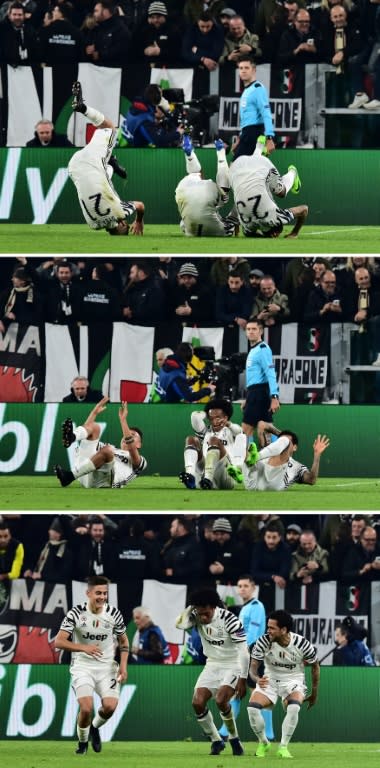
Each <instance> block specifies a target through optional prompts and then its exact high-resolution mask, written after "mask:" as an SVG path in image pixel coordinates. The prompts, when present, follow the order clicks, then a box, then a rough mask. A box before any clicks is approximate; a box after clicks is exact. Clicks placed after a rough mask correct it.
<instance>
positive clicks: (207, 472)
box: [179, 398, 246, 490]
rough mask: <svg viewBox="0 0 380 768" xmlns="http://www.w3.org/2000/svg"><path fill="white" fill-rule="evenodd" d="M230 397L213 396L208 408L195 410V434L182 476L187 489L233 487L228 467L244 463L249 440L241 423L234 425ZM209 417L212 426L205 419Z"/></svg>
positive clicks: (187, 447) (188, 442) (188, 440)
mask: <svg viewBox="0 0 380 768" xmlns="http://www.w3.org/2000/svg"><path fill="white" fill-rule="evenodd" d="M232 410H233V408H232V403H231V401H230V400H224V399H222V398H221V399H215V398H214V399H213V400H212V401H211V402H210V403H207V405H206V406H205V409H204V411H193V413H192V414H191V426H192V428H193V430H194V432H195V435H190V436H188V437H187V438H186V443H185V451H184V461H185V469H184V471H183V472H181V474H180V476H179V479H180V480H181V482H182V483H184V484H185V485H186V487H187V488H191V489H192V488H202V489H203V490H210V489H212V488H218V489H221V490H231V489H232V488H233V487H234V480H233V478H232V477H230V476H229V475H228V473H227V468H228V467H229V466H231V464H233V463H234V462H236V463H237V464H238V465H239V464H240V463H241V457H244V456H245V452H246V440H245V435H244V434H243V430H242V428H241V427H240V426H239V424H233V423H232V422H231V421H230V419H231V416H232ZM206 419H208V421H209V425H206V423H205V420H206Z"/></svg>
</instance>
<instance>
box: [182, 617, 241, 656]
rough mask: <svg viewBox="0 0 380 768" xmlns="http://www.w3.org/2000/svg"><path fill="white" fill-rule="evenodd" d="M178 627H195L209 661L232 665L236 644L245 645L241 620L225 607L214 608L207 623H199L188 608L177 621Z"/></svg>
mask: <svg viewBox="0 0 380 768" xmlns="http://www.w3.org/2000/svg"><path fill="white" fill-rule="evenodd" d="M177 626H178V627H179V628H180V629H190V627H194V626H195V627H196V628H197V630H198V632H199V635H200V638H201V641H202V647H203V651H204V654H205V656H207V659H208V661H209V662H218V663H219V664H225V665H234V664H236V661H237V653H236V652H237V645H238V646H240V644H241V643H244V645H246V643H247V637H246V634H245V632H244V628H243V625H242V623H241V621H240V620H239V619H238V618H237V617H236V616H235V615H234V614H233V613H231V611H227V610H226V609H225V608H219V607H218V606H217V607H216V608H215V612H214V616H213V618H212V621H211V622H210V623H209V624H200V622H198V621H197V615H196V612H195V611H194V610H193V611H191V613H189V609H187V611H185V612H184V614H183V618H182V620H179V621H178V622H177Z"/></svg>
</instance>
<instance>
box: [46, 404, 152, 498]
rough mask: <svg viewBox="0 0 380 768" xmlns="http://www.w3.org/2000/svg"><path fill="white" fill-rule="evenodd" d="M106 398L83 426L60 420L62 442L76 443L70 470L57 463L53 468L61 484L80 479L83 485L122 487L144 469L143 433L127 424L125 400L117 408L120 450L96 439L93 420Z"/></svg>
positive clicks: (66, 446) (98, 429) (90, 486)
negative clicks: (142, 453) (141, 449)
mask: <svg viewBox="0 0 380 768" xmlns="http://www.w3.org/2000/svg"><path fill="white" fill-rule="evenodd" d="M108 400H109V398H108V397H103V398H102V399H101V400H100V402H99V403H98V404H97V405H96V406H95V408H93V409H92V411H91V413H90V414H89V416H88V418H87V419H86V421H85V423H84V424H83V425H82V426H79V427H75V428H74V425H73V422H72V420H71V419H65V421H64V422H63V424H62V441H63V445H64V446H65V448H69V446H70V445H71V444H72V443H74V442H75V441H76V440H77V441H78V445H77V447H76V449H75V459H74V467H73V470H72V471H71V470H67V469H63V467H61V465H60V464H56V465H55V467H54V472H55V474H56V475H57V477H58V480H59V482H60V483H61V485H62V486H66V485H70V483H72V482H74V480H79V482H80V484H81V485H82V486H83V488H122V487H123V486H124V485H127V484H128V483H130V482H132V480H135V478H136V477H138V475H140V474H141V472H143V470H144V469H146V467H147V462H146V459H144V457H143V456H141V455H140V448H141V445H142V432H141V430H140V429H139V428H138V427H129V426H128V422H127V416H128V406H127V403H122V405H121V407H120V408H119V420H120V426H121V431H122V439H121V443H120V449H118V448H115V446H113V445H109V444H108V443H101V442H99V438H100V426H99V424H97V423H96V421H95V419H96V417H97V416H98V415H99V413H102V411H104V410H105V409H106V403H107V402H108Z"/></svg>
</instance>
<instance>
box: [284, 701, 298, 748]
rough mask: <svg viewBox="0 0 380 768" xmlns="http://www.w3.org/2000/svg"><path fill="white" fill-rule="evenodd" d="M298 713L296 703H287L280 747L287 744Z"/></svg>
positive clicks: (294, 727) (293, 729) (294, 728)
mask: <svg viewBox="0 0 380 768" xmlns="http://www.w3.org/2000/svg"><path fill="white" fill-rule="evenodd" d="M299 713H300V705H299V704H298V703H296V702H293V703H292V704H288V707H287V710H286V715H285V717H284V720H283V723H282V730H281V746H282V747H287V746H288V744H289V741H290V739H291V738H292V736H293V733H294V731H295V730H296V727H297V723H298V716H299Z"/></svg>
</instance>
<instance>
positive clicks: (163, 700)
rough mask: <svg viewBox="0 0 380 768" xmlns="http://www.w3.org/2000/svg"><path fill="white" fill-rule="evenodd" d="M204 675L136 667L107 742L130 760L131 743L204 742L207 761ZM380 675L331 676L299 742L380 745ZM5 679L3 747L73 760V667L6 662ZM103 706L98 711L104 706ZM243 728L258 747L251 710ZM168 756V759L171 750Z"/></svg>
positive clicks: (107, 729) (341, 672)
mask: <svg viewBox="0 0 380 768" xmlns="http://www.w3.org/2000/svg"><path fill="white" fill-rule="evenodd" d="M200 671H201V667H199V666H198V665H194V666H193V665H180V666H178V665H171V666H167V665H155V664H150V665H144V664H142V665H139V664H136V665H130V666H129V668H128V681H127V683H126V684H124V685H122V687H121V696H120V700H119V703H118V707H117V709H116V711H115V713H114V715H113V716H112V717H111V718H110V720H109V721H108V723H106V724H105V725H104V726H102V729H101V735H102V741H103V742H108V741H110V740H111V739H112V740H113V741H115V742H123V751H124V752H125V756H126V760H127V761H128V742H129V741H141V742H142V745H143V743H144V742H145V743H146V742H150V741H159V742H166V741H177V742H180V741H181V742H183V741H186V742H189V745H188V746H189V751H190V752H191V750H192V746H191V742H203V747H204V754H205V755H206V754H207V744H206V743H205V740H204V736H202V733H201V730H200V728H199V725H198V724H197V721H196V718H195V717H194V712H193V709H192V706H191V697H192V692H193V689H194V686H195V682H196V680H197V677H198V675H199V673H200ZM379 674H380V671H379V668H372V669H362V668H355V667H345V668H344V667H338V668H334V667H330V668H326V669H324V670H323V674H322V680H321V685H320V689H319V696H318V706H317V707H315V708H313V710H312V711H311V712H310V713H309V712H308V714H307V716H305V714H304V716H301V717H300V719H299V723H298V726H297V737H296V738H297V741H298V742H307V743H309V744H310V743H311V744H312V743H319V742H321V743H323V742H332V743H334V742H360V743H366V742H368V743H374V744H375V743H376V742H377V741H378V708H379V701H378V699H379ZM0 679H1V687H0V707H1V712H2V717H1V719H0V739H1V740H7V742H8V743H9V741H11V740H16V739H20V740H26V739H28V740H36V741H37V740H39V739H41V740H42V739H43V740H55V741H58V740H59V741H66V743H65V744H62V753H63V755H67V754H68V753H67V750H72V751H74V749H75V746H76V742H77V735H76V717H77V711H78V707H77V704H76V701H75V698H74V693H73V691H72V689H71V686H70V675H69V671H68V667H66V666H62V665H40V664H38V663H36V664H33V665H32V664H30V665H29V664H20V665H12V664H4V663H3V664H0ZM306 679H307V682H308V683H309V684H310V671H309V669H306ZM147 702H149V711H148V710H147ZM95 706H96V708H97V701H96V702H95ZM210 709H211V710H212V711H213V714H214V718H215V722H216V724H217V727H218V726H219V724H220V718H219V716H218V714H217V711H216V709H215V704H214V702H213V701H211V703H210ZM335 712H339V717H333V716H332V713H335ZM283 717H284V714H283V710H282V707H281V706H279V705H278V706H276V707H275V709H274V712H273V725H274V731H275V734H276V737H277V739H278V740H279V736H280V734H281V722H282V720H283ZM238 727H239V734H240V736H241V739H242V741H243V742H249V744H251V743H252V730H251V728H250V725H249V721H248V718H247V717H246V716H245V715H244V707H242V712H241V715H240V717H239V721H238ZM67 741H71V742H72V744H71V745H70V744H67ZM142 748H143V746H142ZM36 749H37V745H36ZM162 749H163V754H164V750H165V745H164V743H163V745H162ZM63 762H64V760H63ZM66 762H67V761H66Z"/></svg>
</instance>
